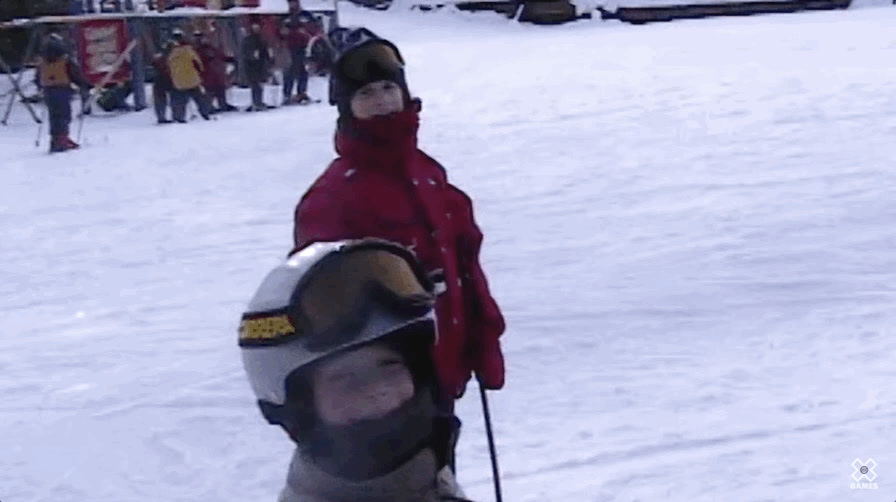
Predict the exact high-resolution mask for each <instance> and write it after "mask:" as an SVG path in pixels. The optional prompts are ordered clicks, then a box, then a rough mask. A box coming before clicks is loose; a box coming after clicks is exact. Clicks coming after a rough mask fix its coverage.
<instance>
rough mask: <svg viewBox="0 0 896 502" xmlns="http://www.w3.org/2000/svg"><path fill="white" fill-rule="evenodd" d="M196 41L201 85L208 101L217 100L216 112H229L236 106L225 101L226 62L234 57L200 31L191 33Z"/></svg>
mask: <svg viewBox="0 0 896 502" xmlns="http://www.w3.org/2000/svg"><path fill="white" fill-rule="evenodd" d="M193 37H194V38H195V39H196V41H197V45H196V52H197V53H198V54H199V58H200V59H201V60H202V68H203V70H202V85H203V86H204V87H205V90H206V93H207V95H208V99H209V103H212V102H213V101H217V104H216V106H215V108H214V111H216V112H230V111H233V110H236V107H235V106H233V105H231V104H230V103H228V102H227V63H234V62H236V59H234V57H233V56H229V55H227V54H225V53H224V51H222V50H221V49H220V48H218V47H217V46H215V45H214V44H212V43H211V41H210V40H209V39H208V36H207V35H205V34H204V33H202V32H195V33H193Z"/></svg>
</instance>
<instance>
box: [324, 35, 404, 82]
mask: <svg viewBox="0 0 896 502" xmlns="http://www.w3.org/2000/svg"><path fill="white" fill-rule="evenodd" d="M338 65H339V72H340V73H341V75H342V76H343V77H345V78H348V79H349V80H352V81H355V82H363V83H370V82H375V81H377V80H393V79H394V78H395V76H396V75H398V74H399V72H401V70H402V69H403V68H404V60H402V58H401V55H400V54H399V53H398V49H397V48H395V46H394V45H392V43H390V42H387V41H385V40H370V41H368V42H365V43H363V44H362V45H359V46H358V47H354V48H352V49H350V50H349V51H348V52H346V53H345V54H344V55H343V57H342V58H340V60H339V62H338Z"/></svg>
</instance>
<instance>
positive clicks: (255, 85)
mask: <svg viewBox="0 0 896 502" xmlns="http://www.w3.org/2000/svg"><path fill="white" fill-rule="evenodd" d="M249 29H250V32H249V34H248V35H246V38H244V39H243V63H244V64H245V65H246V79H247V80H248V81H249V87H250V88H251V89H252V105H251V106H250V107H249V108H248V110H246V111H262V110H267V109H268V108H270V106H268V105H267V104H266V103H265V102H264V88H263V86H264V83H265V82H267V80H268V72H269V71H270V67H271V61H272V60H273V55H272V54H271V50H270V48H269V47H268V44H267V43H266V42H265V41H264V37H262V36H261V22H260V21H259V20H258V19H257V18H253V19H252V20H251V25H250V27H249Z"/></svg>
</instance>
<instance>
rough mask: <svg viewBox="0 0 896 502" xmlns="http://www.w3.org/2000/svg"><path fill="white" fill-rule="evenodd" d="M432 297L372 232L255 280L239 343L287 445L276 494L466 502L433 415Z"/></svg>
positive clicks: (441, 426)
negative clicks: (290, 448) (290, 445)
mask: <svg viewBox="0 0 896 502" xmlns="http://www.w3.org/2000/svg"><path fill="white" fill-rule="evenodd" d="M436 294H437V289H436V287H435V284H434V283H433V282H432V281H431V280H429V278H428V277H427V275H426V273H425V272H424V270H423V268H422V266H421V265H420V263H419V262H418V261H417V259H416V258H415V257H414V255H413V253H412V252H411V251H410V250H408V249H407V248H404V247H402V246H399V245H397V244H395V243H390V242H387V241H383V240H379V239H363V240H352V241H337V242H319V243H315V244H312V245H311V246H309V247H308V248H306V249H304V250H302V251H299V252H298V253H296V254H294V255H292V256H290V257H289V258H288V259H287V261H286V262H285V263H283V264H281V265H279V266H277V267H276V268H275V269H274V270H272V271H271V272H270V273H269V274H268V275H267V277H265V279H264V280H263V281H262V283H261V285H260V287H259V288H258V290H257V292H256V294H255V295H254V296H253V298H252V300H251V301H250V303H249V306H248V308H247V311H246V312H245V313H244V314H243V316H242V319H241V322H240V327H239V346H240V352H241V355H242V359H243V366H244V368H245V370H246V375H247V376H248V379H249V382H250V385H251V387H252V390H253V392H254V394H255V396H256V398H257V403H258V406H259V408H260V410H261V412H262V415H263V416H264V417H265V419H266V420H267V421H268V422H269V423H270V424H272V425H277V426H280V427H281V428H283V430H284V431H285V432H286V434H287V435H288V436H289V438H290V439H292V441H293V442H294V443H295V444H296V448H295V452H294V453H293V457H292V462H291V463H290V466H289V472H288V474H287V476H286V486H285V487H284V488H283V490H282V491H281V492H280V497H279V499H278V501H279V502H361V501H363V502H447V501H453V502H469V500H467V499H465V498H463V497H464V494H463V491H462V490H461V488H460V486H459V485H458V483H457V481H456V479H455V477H454V475H453V471H452V469H451V467H450V458H449V455H450V451H451V449H452V433H453V432H454V428H453V422H452V421H451V420H450V417H443V416H441V415H440V414H439V413H438V403H437V396H438V392H439V391H438V382H437V380H436V375H435V368H434V365H433V360H432V355H431V347H432V344H433V341H434V340H435V339H436V330H435V325H436V323H435V320H434V315H433V303H434V302H435V296H436Z"/></svg>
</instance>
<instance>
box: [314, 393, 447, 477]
mask: <svg viewBox="0 0 896 502" xmlns="http://www.w3.org/2000/svg"><path fill="white" fill-rule="evenodd" d="M435 415H436V409H435V404H434V403H433V399H432V394H431V392H430V391H428V390H425V389H420V390H418V392H416V393H415V394H414V397H412V398H411V399H410V400H408V401H407V402H406V403H404V404H403V405H401V406H400V407H399V408H397V409H396V410H394V411H392V412H390V413H389V414H387V415H385V416H383V417H380V418H374V419H367V420H362V421H359V422H355V423H353V424H350V425H346V426H331V425H325V424H322V423H320V422H318V423H317V425H316V426H315V427H314V428H313V430H312V431H311V433H310V434H309V437H308V441H307V442H305V444H304V445H303V449H304V451H305V453H306V454H307V455H308V456H309V458H310V459H311V460H312V461H313V462H314V464H315V465H317V466H318V467H320V468H321V469H322V470H323V471H325V472H327V473H329V474H331V475H333V476H338V477H341V478H345V479H348V480H350V481H364V480H368V479H373V478H377V477H380V476H384V475H386V474H388V473H390V472H392V471H394V470H395V469H397V468H398V467H400V466H401V465H402V464H404V463H406V462H407V461H408V460H410V459H411V458H413V457H414V456H415V455H416V454H417V453H419V452H420V451H421V450H423V449H424V448H426V447H427V446H428V445H429V442H430V439H431V436H432V432H433V420H434V418H435Z"/></svg>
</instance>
